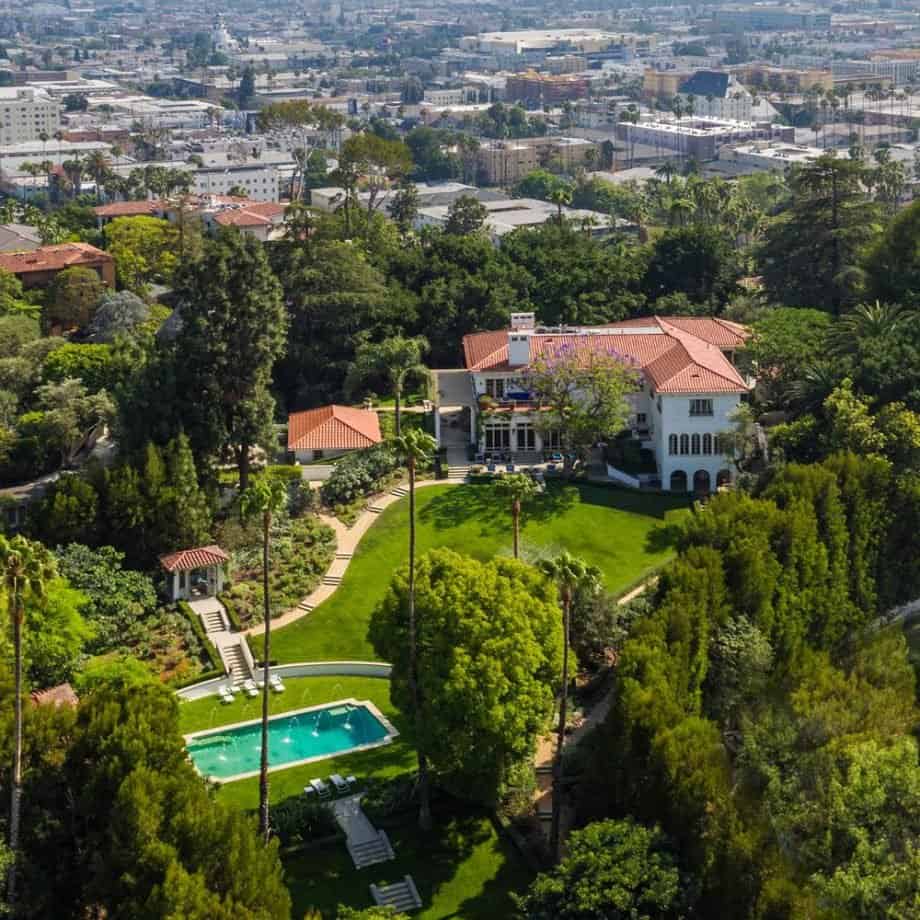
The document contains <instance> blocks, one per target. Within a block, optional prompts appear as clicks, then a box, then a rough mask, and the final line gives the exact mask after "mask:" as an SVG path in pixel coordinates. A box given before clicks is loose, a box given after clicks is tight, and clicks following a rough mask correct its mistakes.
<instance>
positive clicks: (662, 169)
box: [655, 160, 677, 187]
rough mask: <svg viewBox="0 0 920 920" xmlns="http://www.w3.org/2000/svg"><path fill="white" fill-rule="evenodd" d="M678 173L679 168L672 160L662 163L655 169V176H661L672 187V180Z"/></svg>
mask: <svg viewBox="0 0 920 920" xmlns="http://www.w3.org/2000/svg"><path fill="white" fill-rule="evenodd" d="M676 173H677V167H676V166H675V165H674V163H673V162H671V160H665V161H664V163H660V164H659V165H658V166H656V167H655V175H656V176H660V177H661V178H662V179H664V181H665V184H666V185H667V186H668V187H670V185H671V180H672V179H673V178H674V176H675V174H676Z"/></svg>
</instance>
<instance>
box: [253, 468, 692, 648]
mask: <svg viewBox="0 0 920 920" xmlns="http://www.w3.org/2000/svg"><path fill="white" fill-rule="evenodd" d="M417 507H418V531H417V538H418V550H419V552H420V553H423V552H425V551H427V550H429V549H432V548H434V547H441V546H446V547H449V548H451V549H455V550H457V551H458V552H462V553H467V554H469V555H472V556H475V557H477V558H479V559H491V558H492V557H494V556H496V555H499V554H503V553H504V554H507V555H510V554H511V517H510V513H509V511H508V506H507V502H506V501H505V500H503V499H501V498H500V497H499V496H498V495H497V494H496V492H495V489H494V487H493V486H492V485H490V484H477V485H463V486H428V487H425V488H423V489H419V491H418V494H417ZM686 507H687V500H686V499H685V498H679V497H671V496H667V495H652V494H642V493H638V492H629V491H626V490H619V489H611V488H607V487H604V486H591V485H585V486H572V485H563V484H560V483H549V484H548V488H547V491H546V493H545V494H543V495H541V496H539V497H538V498H537V499H535V500H534V502H533V503H532V504H531V505H530V506H529V507H528V508H526V509H525V511H524V517H523V528H522V545H523V548H522V556H523V558H524V559H526V560H529V561H535V560H536V559H539V558H543V557H546V556H553V555H555V554H557V553H559V552H561V551H562V550H564V549H566V550H568V551H569V552H571V553H573V554H574V555H576V556H581V557H582V558H584V559H585V560H586V561H587V562H589V563H592V564H594V565H596V566H598V567H599V568H600V570H601V572H602V573H603V576H604V582H605V586H606V588H607V590H608V591H613V592H616V591H619V590H622V589H623V588H625V587H627V586H628V585H630V584H632V583H633V582H634V581H636V580H637V579H639V578H640V577H641V576H642V575H643V574H644V573H645V572H648V571H650V570H652V569H654V568H656V567H658V566H659V565H661V563H663V562H664V561H665V560H666V559H667V558H668V557H669V556H670V555H671V552H672V548H671V535H670V533H669V527H668V526H667V524H666V521H665V518H666V517H668V516H669V512H673V511H676V510H677V509H685V508H686ZM408 519H409V503H408V499H403V500H402V501H400V502H397V503H396V504H394V505H391V506H390V507H389V508H388V509H387V510H386V511H385V512H384V513H383V514H381V516H380V519H379V520H378V521H377V522H376V523H375V524H374V526H373V527H371V529H370V530H369V531H368V532H367V534H365V536H364V539H363V540H362V541H361V543H360V545H359V546H358V549H357V551H356V553H355V556H354V559H353V560H352V562H351V565H350V566H349V568H348V571H347V573H346V575H345V578H344V580H343V581H342V584H341V585H340V587H339V589H338V590H337V591H336V593H335V594H334V595H333V596H332V597H331V598H329V600H328V601H326V602H325V603H323V604H321V605H320V606H319V607H317V608H316V610H314V611H313V612H312V613H311V614H310V615H309V616H307V617H304V618H302V619H300V620H298V621H297V622H296V623H292V624H291V625H290V626H286V627H283V628H281V629H278V630H277V631H276V632H275V633H274V635H273V637H272V658H273V659H276V660H278V661H281V662H287V661H329V660H347V659H350V660H372V659H374V658H375V657H376V656H375V654H374V651H373V649H372V648H371V646H370V643H369V642H368V641H367V625H368V621H369V620H370V616H371V612H372V611H373V609H374V607H375V606H376V605H377V603H378V602H379V601H380V599H381V598H382V597H383V595H384V594H385V592H386V590H387V586H388V585H389V582H390V579H391V577H392V574H393V572H394V571H395V570H396V569H397V568H399V566H401V565H404V564H405V562H406V560H407V558H408ZM253 644H254V647H256V648H257V647H258V644H257V643H253Z"/></svg>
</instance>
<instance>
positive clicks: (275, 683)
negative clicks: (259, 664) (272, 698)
mask: <svg viewBox="0 0 920 920" xmlns="http://www.w3.org/2000/svg"><path fill="white" fill-rule="evenodd" d="M268 685H269V686H270V687H271V688H272V690H274V691H275V693H283V692H284V682H283V681H282V680H281V678H280V677H279V676H278V675H277V674H272V675H271V677H269V679H268Z"/></svg>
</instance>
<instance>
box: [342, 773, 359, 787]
mask: <svg viewBox="0 0 920 920" xmlns="http://www.w3.org/2000/svg"><path fill="white" fill-rule="evenodd" d="M345 782H346V783H348V788H349V789H354V788H355V786H357V785H358V777H357V776H346V777H345Z"/></svg>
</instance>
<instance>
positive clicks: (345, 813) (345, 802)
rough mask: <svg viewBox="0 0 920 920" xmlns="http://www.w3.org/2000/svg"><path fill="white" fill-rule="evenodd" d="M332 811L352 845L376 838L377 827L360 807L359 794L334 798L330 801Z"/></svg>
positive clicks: (369, 841)
mask: <svg viewBox="0 0 920 920" xmlns="http://www.w3.org/2000/svg"><path fill="white" fill-rule="evenodd" d="M332 813H333V814H334V815H335V820H336V821H338V823H339V827H341V828H342V831H343V833H344V834H345V836H346V837H347V838H348V842H349V843H350V844H351V845H352V846H360V845H361V844H363V843H371V842H372V841H374V840H376V839H377V828H375V827H374V825H373V824H371V822H370V819H369V818H368V817H367V815H366V814H364V812H363V811H362V809H361V796H360V795H350V796H348V797H347V798H344V799H336V800H335V801H334V802H333V803H332Z"/></svg>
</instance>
